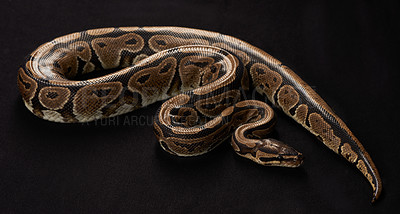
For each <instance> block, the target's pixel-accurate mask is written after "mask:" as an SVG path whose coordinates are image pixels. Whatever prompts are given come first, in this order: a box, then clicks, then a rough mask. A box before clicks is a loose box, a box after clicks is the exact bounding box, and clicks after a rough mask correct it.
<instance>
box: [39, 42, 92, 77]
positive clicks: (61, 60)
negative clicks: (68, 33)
mask: <svg viewBox="0 0 400 214" xmlns="http://www.w3.org/2000/svg"><path fill="white" fill-rule="evenodd" d="M52 56H53V57H55V58H54V59H51V57H50V59H46V61H45V62H44V63H46V62H47V63H49V64H47V66H48V67H49V69H54V70H56V71H57V72H58V73H59V74H61V75H63V76H65V77H66V78H68V79H72V78H74V77H76V75H77V74H78V69H79V60H78V58H79V59H80V60H82V61H84V62H85V65H84V66H83V70H82V74H85V73H89V72H91V71H93V70H94V65H93V63H91V62H90V59H91V57H92V53H91V49H90V46H89V44H88V43H86V42H83V41H78V42H74V43H72V44H70V45H68V47H67V48H60V49H57V50H56V52H55V53H54V54H53V55H52ZM53 61H55V62H56V63H57V65H58V66H54V64H53V63H52V62H53Z"/></svg>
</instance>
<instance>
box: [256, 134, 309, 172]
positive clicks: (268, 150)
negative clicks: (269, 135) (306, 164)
mask: <svg viewBox="0 0 400 214" xmlns="http://www.w3.org/2000/svg"><path fill="white" fill-rule="evenodd" d="M254 150H255V151H254V152H255V154H258V155H256V158H257V159H258V160H259V162H258V163H260V164H262V165H267V166H281V167H299V166H300V165H301V164H302V163H303V160H304V157H303V154H301V153H300V152H298V151H297V150H295V149H294V148H293V147H290V146H288V145H286V144H284V143H283V142H281V141H278V140H275V139H261V140H259V141H258V143H257V146H256V147H255V148H254Z"/></svg>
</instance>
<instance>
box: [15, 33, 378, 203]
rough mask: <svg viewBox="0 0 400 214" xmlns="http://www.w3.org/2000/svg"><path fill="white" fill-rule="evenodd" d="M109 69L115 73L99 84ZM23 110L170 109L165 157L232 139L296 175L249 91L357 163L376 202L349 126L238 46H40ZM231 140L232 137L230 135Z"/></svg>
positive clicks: (80, 38)
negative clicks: (244, 92) (246, 94)
mask: <svg viewBox="0 0 400 214" xmlns="http://www.w3.org/2000/svg"><path fill="white" fill-rule="evenodd" d="M104 70H105V71H110V70H112V71H116V72H111V73H106V74H105V75H103V76H100V77H92V75H95V76H99V74H102V72H104ZM18 87H19V90H20V92H21V95H22V98H23V101H24V103H25V105H26V107H27V108H28V109H29V110H30V111H31V112H33V113H34V114H35V115H36V116H38V117H40V118H43V119H46V120H50V121H55V122H67V123H69V122H86V121H92V120H96V119H100V118H106V117H113V116H116V115H120V114H123V113H127V112H130V111H133V110H135V109H137V108H141V107H144V106H146V105H149V104H151V103H154V102H156V101H158V100H164V99H167V98H170V97H172V98H171V99H170V100H168V101H166V102H165V103H164V104H163V105H162V106H161V108H160V109H159V111H158V113H157V115H156V119H155V122H154V130H155V134H156V136H157V138H158V139H159V141H160V144H161V146H162V147H163V148H164V150H166V151H167V152H169V153H172V154H176V155H180V156H193V155H199V154H202V153H205V152H208V151H210V150H212V149H213V148H215V146H217V145H218V144H219V143H221V142H222V141H224V139H226V138H229V137H230V136H232V140H231V144H232V146H233V148H234V149H235V151H236V152H237V153H238V154H239V155H241V156H244V157H246V158H249V159H251V160H253V161H255V162H257V163H259V164H263V165H274V166H289V167H296V166H298V165H300V164H301V163H302V155H301V154H300V153H298V152H297V151H296V150H294V149H293V148H291V147H289V146H287V145H285V144H283V143H281V142H279V141H276V140H273V139H263V138H264V137H265V136H266V135H267V134H268V133H270V131H271V128H272V126H273V125H274V123H275V120H274V118H275V117H274V116H273V111H272V109H271V108H270V107H269V106H268V105H266V104H265V103H263V102H260V101H248V100H247V101H246V100H245V101H240V100H241V98H242V94H241V93H242V92H241V90H240V89H245V90H247V89H249V88H250V87H253V88H255V89H256V90H257V91H258V92H259V93H260V94H262V95H264V96H266V97H267V98H268V99H269V100H270V101H271V103H272V104H274V105H275V106H277V107H279V108H280V109H282V110H283V111H284V112H285V113H286V114H287V115H288V116H290V117H291V118H293V119H294V120H295V121H296V122H298V123H299V124H301V125H302V126H303V127H305V128H306V129H307V130H308V131H310V132H311V133H312V134H314V135H315V136H317V137H318V139H320V140H321V141H322V142H323V143H324V144H325V145H326V146H327V147H328V148H330V149H331V150H333V151H334V152H335V153H337V154H339V155H340V156H342V157H344V158H345V159H346V160H347V161H349V162H350V163H352V164H353V165H355V166H356V167H357V168H358V169H359V170H360V171H361V172H362V173H363V175H364V176H365V177H366V178H367V180H368V181H369V183H370V184H371V186H372V188H373V191H374V198H373V200H375V199H376V198H378V197H379V195H380V192H381V189H382V183H381V180H380V177H379V173H378V171H377V169H376V167H375V165H374V163H373V162H372V160H371V158H370V156H369V154H368V153H367V152H366V150H365V149H364V147H363V146H362V145H361V143H360V142H359V141H358V139H357V138H356V137H355V136H354V134H353V133H352V132H351V131H350V130H349V129H348V127H347V126H346V124H345V123H344V122H343V121H342V120H341V119H340V118H339V117H338V116H337V115H336V114H335V113H334V112H333V111H332V109H331V108H330V107H329V106H328V105H327V104H326V103H325V102H324V101H323V100H322V98H321V97H320V96H319V95H318V94H316V93H315V92H314V91H313V90H312V89H311V87H310V86H309V85H307V84H306V83H305V82H304V81H303V80H302V79H301V78H300V77H298V76H297V75H296V74H295V73H294V72H293V71H292V70H291V69H289V68H288V67H287V66H285V65H283V64H282V63H281V62H280V61H278V60H277V59H275V58H273V57H272V56H270V55H268V54H267V53H265V52H264V51H262V50H260V49H258V48H256V47H254V46H252V45H250V44H248V43H246V42H244V41H241V40H239V39H237V38H234V37H231V36H227V35H222V34H219V33H214V32H209V31H204V30H197V29H190V28H180V27H124V28H103V29H94V30H87V31H83V32H78V33H73V34H69V35H66V36H62V37H59V38H56V39H54V40H53V41H51V42H48V43H45V44H43V45H42V46H40V47H39V48H38V49H37V50H35V51H34V52H33V53H32V54H31V55H30V57H29V58H28V60H27V61H26V63H25V65H24V66H22V67H21V68H20V69H19V71H18ZM232 133H233V134H232ZM231 134H232V135H231Z"/></svg>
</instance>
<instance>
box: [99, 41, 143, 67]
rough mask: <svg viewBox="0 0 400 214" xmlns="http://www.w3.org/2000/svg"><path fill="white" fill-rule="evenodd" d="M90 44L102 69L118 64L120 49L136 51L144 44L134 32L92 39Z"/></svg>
mask: <svg viewBox="0 0 400 214" xmlns="http://www.w3.org/2000/svg"><path fill="white" fill-rule="evenodd" d="M92 46H93V49H94V51H95V52H96V54H97V56H98V57H99V60H100V62H101V65H102V66H103V68H104V69H111V68H116V67H118V65H119V60H120V59H121V52H122V51H124V50H125V51H129V52H131V53H136V52H138V51H140V50H141V49H142V48H143V46H144V40H143V38H142V37H141V36H139V35H137V34H136V33H127V34H124V35H122V36H119V37H117V38H112V37H106V38H96V39H93V40H92Z"/></svg>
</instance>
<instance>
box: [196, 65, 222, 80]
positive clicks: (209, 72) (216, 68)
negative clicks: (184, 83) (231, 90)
mask: <svg viewBox="0 0 400 214" xmlns="http://www.w3.org/2000/svg"><path fill="white" fill-rule="evenodd" d="M221 68H222V65H221V63H214V64H212V65H211V66H207V67H206V68H205V69H204V71H203V76H202V77H201V85H207V84H209V83H212V82H214V81H215V80H217V79H218V78H219V76H220V75H221Z"/></svg>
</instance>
